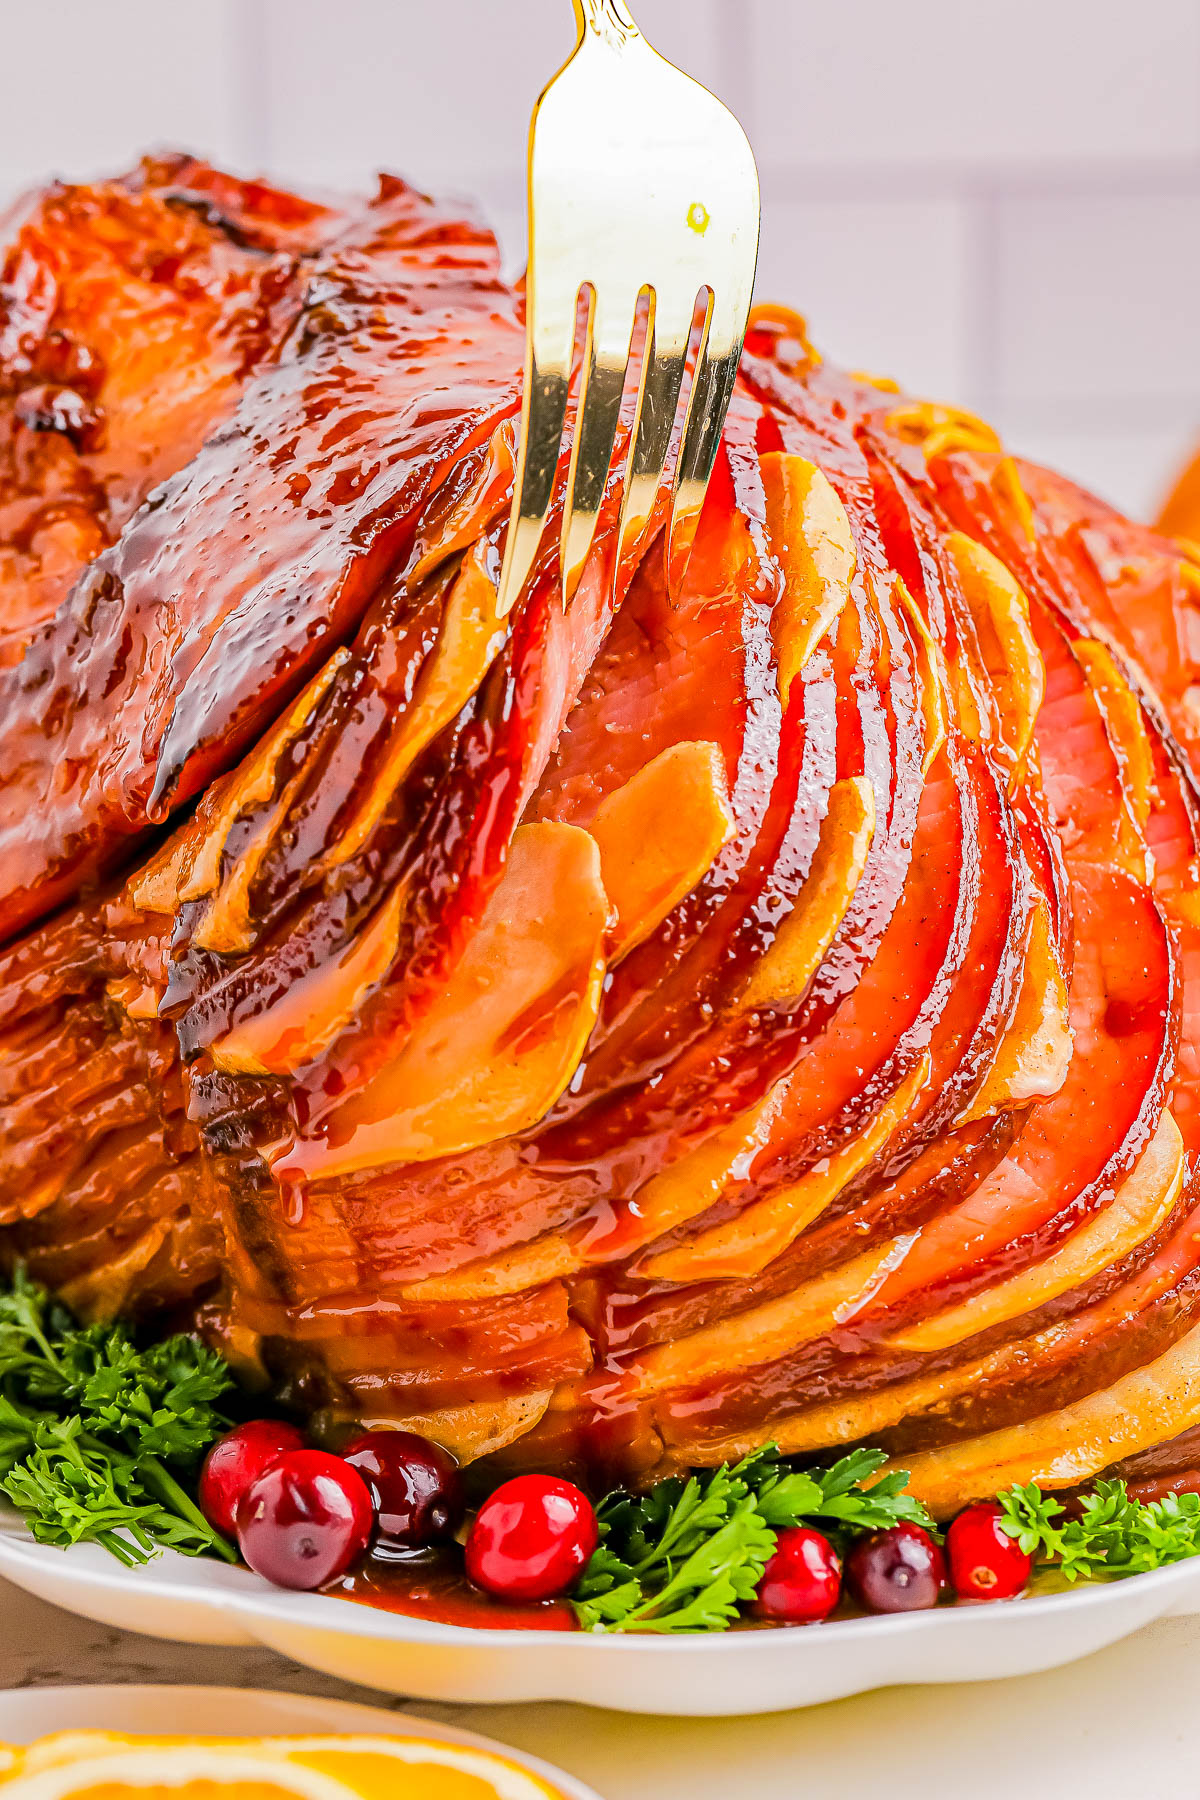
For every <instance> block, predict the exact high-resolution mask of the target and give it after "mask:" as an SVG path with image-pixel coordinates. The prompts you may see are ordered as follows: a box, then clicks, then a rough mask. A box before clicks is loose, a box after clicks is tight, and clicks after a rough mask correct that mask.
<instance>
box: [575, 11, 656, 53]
mask: <svg viewBox="0 0 1200 1800" xmlns="http://www.w3.org/2000/svg"><path fill="white" fill-rule="evenodd" d="M574 5H575V18H576V21H577V23H578V25H579V33H580V38H581V39H582V38H583V37H585V36H587V35H588V34H589V33H591V34H593V35H594V36H596V37H599V38H603V39H604V41H605V42H606V43H609V44H614V45H616V46H617V47H619V46H620V45H621V44H625V43H628V41H629V39H630V38H631V37H639V36H640V35H641V34H640V32H639V31H638V28H637V24H636V23H635V21H634V17H633V14H632V13H631V12H630V10H629V8H628V7H627V6H626V5H625V0H574Z"/></svg>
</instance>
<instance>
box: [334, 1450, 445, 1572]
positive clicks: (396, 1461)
mask: <svg viewBox="0 0 1200 1800" xmlns="http://www.w3.org/2000/svg"><path fill="white" fill-rule="evenodd" d="M342 1456H343V1459H344V1460H345V1461H346V1462H348V1463H349V1464H350V1466H351V1468H352V1469H357V1470H358V1472H359V1474H360V1475H361V1476H362V1478H363V1480H364V1481H365V1482H366V1484H367V1490H368V1492H369V1493H370V1496H371V1499H372V1501H373V1502H374V1505H375V1519H376V1523H377V1525H378V1527H379V1532H380V1535H381V1536H382V1537H384V1538H385V1539H388V1540H389V1541H390V1542H391V1543H393V1544H401V1545H403V1546H404V1547H405V1549H410V1550H419V1549H420V1548H421V1547H422V1546H423V1545H425V1544H435V1543H437V1542H438V1541H439V1540H441V1539H444V1538H451V1537H453V1536H454V1533H455V1532H456V1531H457V1529H458V1527H459V1524H460V1523H461V1521H462V1516H463V1492H462V1481H461V1478H460V1476H459V1473H458V1464H457V1463H456V1462H455V1460H454V1458H453V1457H452V1456H451V1455H450V1454H449V1452H448V1451H446V1450H443V1449H441V1448H440V1447H439V1446H438V1445H437V1444H431V1443H430V1442H429V1439H428V1438H423V1437H418V1435H417V1433H416V1432H415V1431H368V1432H366V1433H365V1434H364V1435H363V1436H362V1437H358V1438H355V1440H354V1442H353V1443H352V1444H349V1445H347V1447H346V1449H345V1450H343V1452H342Z"/></svg>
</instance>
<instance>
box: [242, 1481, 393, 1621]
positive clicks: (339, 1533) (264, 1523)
mask: <svg viewBox="0 0 1200 1800" xmlns="http://www.w3.org/2000/svg"><path fill="white" fill-rule="evenodd" d="M372 1523H373V1520H372V1515H371V1496H370V1494H368V1492H367V1489H366V1483H365V1482H364V1481H363V1479H362V1477H361V1476H360V1475H359V1474H358V1473H357V1471H356V1470H354V1469H350V1468H347V1466H346V1464H345V1463H344V1462H343V1461H342V1459H341V1457H340V1456H330V1455H329V1454H328V1453H327V1452H326V1451H324V1450H292V1451H289V1453H288V1454H287V1455H286V1456H284V1457H281V1458H280V1460H279V1461H278V1462H277V1463H273V1464H272V1465H271V1467H270V1468H269V1469H267V1470H266V1472H265V1473H264V1474H262V1475H260V1476H259V1478H258V1480H257V1481H256V1482H255V1483H254V1485H253V1487H251V1488H249V1489H248V1490H247V1492H246V1493H245V1494H243V1496H242V1499H241V1503H240V1505H239V1506H238V1512H237V1535H238V1548H239V1549H240V1550H241V1553H242V1555H243V1557H244V1558H245V1560H246V1561H247V1562H248V1563H249V1564H250V1567H251V1568H252V1569H253V1570H254V1571H255V1573H256V1574H258V1575H265V1576H266V1578H267V1580H268V1581H273V1582H274V1583H275V1584H276V1586H277V1587H286V1588H309V1589H311V1588H318V1587H320V1586H321V1584H322V1582H325V1581H332V1580H333V1578H334V1576H335V1575H342V1574H344V1573H345V1571H346V1570H347V1569H348V1568H349V1567H350V1564H351V1563H352V1562H356V1561H357V1560H358V1558H359V1557H360V1556H362V1555H363V1553H364V1551H365V1550H366V1548H367V1545H368V1544H369V1543H370V1541H371V1526H372Z"/></svg>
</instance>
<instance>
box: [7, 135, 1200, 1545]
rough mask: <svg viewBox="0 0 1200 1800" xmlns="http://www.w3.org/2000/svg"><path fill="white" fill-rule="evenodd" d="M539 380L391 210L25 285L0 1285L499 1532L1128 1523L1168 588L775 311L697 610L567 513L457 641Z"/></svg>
mask: <svg viewBox="0 0 1200 1800" xmlns="http://www.w3.org/2000/svg"><path fill="white" fill-rule="evenodd" d="M522 337H523V327H522V315H521V301H520V297H519V295H518V294H515V293H513V292H512V291H510V290H509V289H508V288H507V287H506V286H505V285H504V284H503V283H502V282H501V280H500V277H499V274H498V260H497V255H496V250H495V245H494V243H493V242H492V240H491V238H490V237H489V236H488V235H487V233H486V232H484V231H483V230H482V229H481V228H480V227H478V226H477V225H475V224H474V223H473V222H472V221H471V220H469V219H467V218H464V217H462V216H461V215H460V214H458V213H456V212H454V211H452V210H448V209H445V208H442V207H440V206H438V205H437V204H435V203H434V202H432V201H429V200H426V199H424V198H423V197H421V196H420V195H418V194H416V193H415V192H413V191H412V190H411V189H409V188H407V187H405V186H404V185H403V184H401V183H399V182H396V181H393V180H386V181H384V182H382V183H381V186H380V189H379V191H378V193H377V194H376V195H375V196H374V197H372V198H371V199H369V200H366V201H364V202H362V203H359V204H354V205H335V204H333V203H330V202H326V201H317V200H307V199H303V198H300V197H297V196H291V195H287V194H284V193H282V192H280V191H278V190H275V189H269V188H266V187H264V186H262V185H261V184H253V183H250V184H247V183H242V182H237V181H235V180H234V179H233V178H231V177H228V176H224V175H222V174H220V173H219V172H218V171H215V170H213V169H210V168H208V167H207V166H206V165H201V164H197V163H195V162H193V161H191V160H189V159H186V158H171V159H160V160H159V161H156V162H151V163H148V164H146V165H144V166H143V168H142V169H141V170H140V171H139V172H138V173H137V174H136V175H134V176H130V177H125V178H123V179H121V180H119V181H115V182H111V183H104V184H100V185H98V186H95V187H89V188H55V189H52V190H49V191H48V192H47V193H46V194H43V195H41V196H38V197H36V198H35V199H33V200H32V201H30V202H28V203H26V205H25V207H24V208H23V210H22V211H21V212H19V213H18V214H17V216H16V217H15V219H14V221H13V222H12V225H11V231H10V248H9V251H8V253H7V260H6V262H5V265H4V278H3V287H2V289H0V634H2V635H0V926H2V930H3V934H4V937H5V938H6V940H7V942H6V947H5V948H4V949H3V950H2V951H0V1223H2V1225H3V1247H4V1253H5V1255H6V1256H7V1257H8V1258H9V1260H10V1261H11V1260H15V1259H17V1258H22V1259H24V1260H25V1261H26V1262H27V1263H28V1264H29V1266H30V1267H31V1268H32V1270H33V1271H34V1273H35V1274H37V1275H38V1276H39V1277H40V1278H41V1279H43V1280H45V1281H47V1282H48V1283H49V1284H50V1285H51V1286H52V1287H53V1288H54V1289H55V1290H56V1291H58V1292H60V1293H61V1294H62V1295H64V1297H65V1298H66V1299H67V1300H68V1301H69V1302H70V1303H71V1304H72V1305H74V1306H75V1307H77V1308H78V1309H79V1310H81V1311H83V1312H85V1313H88V1314H97V1315H105V1314H111V1313H114V1312H121V1311H128V1312H131V1313H134V1314H137V1315H142V1316H145V1315H148V1314H155V1313H158V1314H162V1315H164V1316H170V1317H171V1318H172V1319H175V1320H177V1319H180V1318H184V1319H187V1318H190V1319H192V1320H193V1321H194V1322H195V1323H196V1324H197V1325H198V1326H199V1328H200V1329H202V1330H203V1331H205V1332H206V1333H208V1334H209V1335H210V1336H211V1337H212V1339H213V1340H214V1341H215V1342H217V1343H218V1344H219V1345H220V1346H221V1347H222V1348H223V1349H224V1351H225V1353H226V1354H227V1355H229V1356H230V1357H231V1358H233V1359H234V1360H235V1361H236V1362H237V1363H239V1364H240V1365H241V1366H242V1367H243V1368H244V1369H245V1371H246V1372H247V1374H248V1375H249V1376H251V1377H252V1378H256V1379H258V1380H260V1381H264V1380H265V1381H267V1382H269V1383H271V1384H273V1385H274V1386H275V1388H276V1389H277V1391H278V1392H279V1393H280V1394H281V1395H282V1396H283V1397H284V1398H285V1399H286V1400H287V1401H289V1402H290V1403H291V1404H293V1405H295V1406H298V1407H301V1408H303V1409H304V1410H306V1411H307V1412H308V1413H309V1414H310V1415H311V1416H312V1418H313V1420H314V1425H315V1427H316V1428H317V1429H319V1430H324V1431H325V1432H327V1433H329V1434H331V1436H333V1437H336V1433H337V1431H338V1430H339V1429H340V1428H342V1427H343V1426H345V1425H346V1424H347V1423H349V1422H350V1421H357V1420H367V1421H369V1422H372V1423H378V1422H384V1421H390V1422H404V1423H406V1424H409V1425H410V1426H413V1427H415V1428H417V1429H420V1430H423V1431H425V1432H427V1433H428V1434H429V1435H431V1436H432V1437H434V1438H436V1439H438V1440H439V1441H440V1442H442V1443H445V1444H446V1445H448V1446H449V1447H450V1448H451V1449H453V1450H454V1451H455V1452H456V1453H457V1454H459V1455H460V1456H463V1457H464V1458H467V1459H471V1460H479V1459H484V1458H486V1459H489V1467H492V1468H494V1469H496V1470H497V1471H499V1470H501V1469H510V1468H520V1467H530V1466H542V1467H553V1468H561V1469H566V1470H571V1471H573V1472H577V1473H578V1472H582V1473H583V1474H584V1475H585V1476H587V1477H588V1478H590V1479H593V1480H596V1481H599V1480H612V1479H624V1480H641V1479H644V1478H647V1477H648V1476H650V1475H652V1474H655V1473H658V1472H660V1471H663V1470H667V1469H675V1468H683V1467H687V1466H691V1465H701V1464H710V1463H713V1462H715V1461H719V1460H721V1459H723V1458H726V1457H731V1456H735V1455H739V1454H742V1453H743V1452H744V1451H746V1450H747V1449H749V1448H751V1447H753V1446H754V1445H756V1444H760V1443H762V1442H764V1441H767V1440H773V1441H775V1442H777V1443H779V1444H780V1445H781V1446H782V1447H783V1448H784V1449H785V1450H788V1451H795V1452H798V1453H813V1454H820V1453H822V1452H828V1451H831V1450H833V1449H835V1448H836V1447H840V1446H845V1445H851V1444H855V1443H863V1442H869V1443H872V1444H880V1445H882V1446H883V1447H884V1448H885V1449H886V1450H887V1451H888V1452H889V1453H890V1454H892V1455H894V1456H896V1457H902V1458H903V1459H904V1465H905V1466H907V1467H910V1468H911V1469H912V1471H913V1482H914V1486H915V1487H916V1489H917V1491H918V1492H920V1493H922V1494H923V1495H924V1496H925V1497H927V1498H928V1500H929V1501H930V1503H931V1504H932V1505H933V1506H934V1507H935V1508H936V1509H938V1510H939V1511H942V1512H947V1511H951V1510H953V1509H954V1507H956V1506H957V1505H959V1504H961V1503H962V1502H963V1501H964V1500H966V1499H970V1498H972V1497H975V1496H978V1495H983V1494H987V1493H990V1492H992V1491H994V1490H995V1488H996V1487H997V1486H998V1485H1001V1484H1003V1483H1005V1482H1008V1481H1011V1480H1029V1479H1037V1480H1040V1481H1042V1482H1043V1483H1044V1484H1046V1485H1049V1486H1054V1485H1069V1484H1073V1483H1075V1482H1078V1481H1081V1480H1085V1479H1087V1478H1088V1477H1089V1476H1092V1475H1095V1474H1097V1473H1098V1472H1100V1471H1101V1470H1103V1469H1105V1468H1107V1467H1109V1466H1110V1465H1113V1464H1115V1463H1118V1462H1121V1463H1127V1464H1128V1466H1130V1467H1134V1466H1136V1467H1137V1468H1138V1469H1139V1470H1140V1471H1142V1472H1145V1471H1146V1470H1150V1471H1153V1469H1154V1468H1155V1467H1156V1466H1157V1465H1156V1463H1155V1460H1154V1459H1155V1457H1156V1455H1161V1457H1162V1458H1163V1459H1165V1460H1164V1461H1163V1465H1162V1466H1164V1467H1174V1466H1175V1463H1173V1462H1172V1461H1171V1457H1172V1452H1171V1451H1170V1449H1169V1448H1168V1449H1165V1450H1161V1451H1160V1446H1163V1445H1169V1443H1170V1441H1171V1440H1173V1439H1176V1438H1178V1439H1180V1441H1181V1443H1187V1442H1188V1440H1187V1439H1186V1438H1185V1437H1184V1435H1183V1434H1186V1433H1187V1432H1189V1431H1191V1430H1192V1429H1193V1428H1194V1427H1196V1426H1198V1425H1200V1191H1198V1189H1197V1183H1196V1170H1197V1166H1198V1159H1200V790H1198V788H1197V780H1196V775H1195V772H1194V770H1195V769H1196V768H1200V762H1197V761H1196V760H1195V759H1196V758H1197V757H1198V756H1200V709H1198V708H1197V707H1196V704H1195V699H1196V695H1197V693H1200V614H1198V612H1197V607H1198V605H1200V562H1198V561H1197V560H1196V558H1195V557H1194V556H1193V553H1192V551H1191V549H1190V548H1188V547H1187V546H1182V547H1181V546H1180V545H1179V544H1178V543H1176V542H1173V541H1171V540H1168V539H1166V538H1164V537H1161V536H1156V535H1155V534H1153V533H1152V532H1150V531H1148V530H1146V529H1143V528H1141V527H1138V526H1135V525H1133V524H1131V523H1129V522H1128V521H1127V520H1125V519H1122V518H1121V517H1119V516H1118V515H1117V514H1116V513H1114V512H1112V511H1111V510H1110V509H1109V508H1107V507H1105V506H1103V505H1102V504H1101V503H1100V502H1098V501H1096V500H1093V499H1092V498H1091V497H1090V496H1088V495H1086V494H1084V493H1082V492H1081V491H1080V490H1079V489H1077V488H1075V487H1073V486H1072V485H1071V484H1070V483H1068V482H1066V481H1063V480H1060V479H1059V478H1057V477H1055V476H1053V475H1051V474H1048V473H1047V472H1045V471H1043V470H1040V469H1036V468H1033V467H1031V466H1028V465H1025V464H1018V463H1017V462H1014V460H1013V459H1012V458H1011V457H1010V456H1008V455H1007V454H1006V453H1005V452H1004V449H1003V447H1002V446H1001V445H1000V443H999V441H998V440H997V439H996V438H995V436H994V435H993V434H992V433H991V432H990V431H989V430H988V428H987V427H986V426H985V425H983V424H982V423H981V422H980V421H979V420H977V419H974V418H972V417H970V416H969V415H967V414H963V413H960V412H957V411H954V410H952V409H949V408H943V407H937V406H933V405H930V404H926V403H923V402H916V401H912V400H909V399H908V398H906V397H905V396H903V395H901V394H899V393H898V392H897V391H896V390H895V389H894V387H893V386H892V384H890V383H887V382H883V381H878V382H876V381H873V380H869V379H867V378H864V377H862V376H856V377H849V376H846V375H843V374H841V373H839V372H837V371H835V370H832V369H830V368H829V367H828V366H827V365H825V364H823V363H822V362H821V360H820V359H819V357H818V356H817V355H816V354H815V352H813V351H812V349H811V347H810V346H809V343H808V340H807V337H806V335H805V333H804V329H803V326H802V323H801V321H800V320H799V319H798V318H797V317H796V315H794V314H791V313H788V312H786V311H785V310H783V309H781V308H771V309H764V310H763V311H761V312H760V313H759V314H758V315H756V318H755V320H754V322H753V325H752V329H751V333H750V336H749V339H748V341H747V348H746V353H745V357H744V360H743V364H742V371H741V378H740V381H739V384H738V389H737V392H736V394H735V397H734V401H733V404H732V407H731V410H730V413H729V418H728V421H727V424H726V428H725V433H724V438H723V442H722V447H721V451H720V455H719V457H718V461H717V466H716V470H715V474H714V478H713V482H712V486H711V489H710V493H709V498H708V502H707V505H706V508H705V511H704V514H703V518H702V521H701V526H700V530H699V533H698V537H697V540H696V545H695V550H694V553H693V556H692V560H691V564H690V568H689V570H688V573H687V577H686V580H685V581H684V582H683V583H682V585H681V586H680V587H678V589H677V590H675V589H673V588H672V587H671V586H670V585H668V582H667V580H666V577H665V573H664V567H663V556H662V540H661V532H660V527H661V523H662V511H661V508H660V510H659V511H658V512H657V513H656V515H655V518H654V519H653V520H652V521H651V522H650V525H649V526H648V528H647V529H646V530H645V531H644V533H643V535H642V537H641V539H640V541H639V542H638V543H637V545H636V546H634V547H633V549H632V551H631V553H630V554H628V555H627V556H624V557H623V558H622V559H621V562H620V566H619V567H618V566H617V562H616V557H615V553H614V543H613V539H614V531H615V522H616V514H617V509H618V503H619V494H618V493H617V492H616V488H615V480H616V478H615V477H614V485H613V487H612V488H611V489H610V492H609V495H608V497H607V501H606V507H605V510H604V512H603V514H602V518H601V525H600V530H599V532H598V534H597V541H596V545H595V548H594V549H593V552H592V555H591V558H590V561H589V563H588V565H587V568H586V570H585V573H584V576H583V579H582V581H581V582H580V584H579V586H578V588H577V590H576V591H575V592H574V593H573V594H572V595H571V597H570V598H569V599H564V597H563V594H562V592H561V589H560V586H559V582H558V579H557V574H556V567H555V561H554V557H553V554H552V551H551V548H550V545H549V542H548V543H547V547H546V551H545V554H544V555H543V558H542V560H541V562H540V563H539V565H538V566H537V567H536V568H535V571H534V574H533V577H532V578H531V580H530V582H529V583H528V585H527V587H526V590H525V592H524V594H523V596H522V598H521V601H520V604H519V605H518V607H517V608H516V609H515V610H514V612H513V613H512V614H511V615H510V616H509V617H508V618H506V619H503V620H501V619H500V618H498V616H497V610H496V578H497V574H498V570H499V563H500V556H501V552H502V548H503V538H504V531H505V528H506V520H507V513H508V504H509V499H510V496H511V486H512V471H513V444H514V429H515V425H514V420H515V414H516V409H517V405H518V400H519V381H520V364H521V356H522ZM1176 1460H1177V1459H1176Z"/></svg>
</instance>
